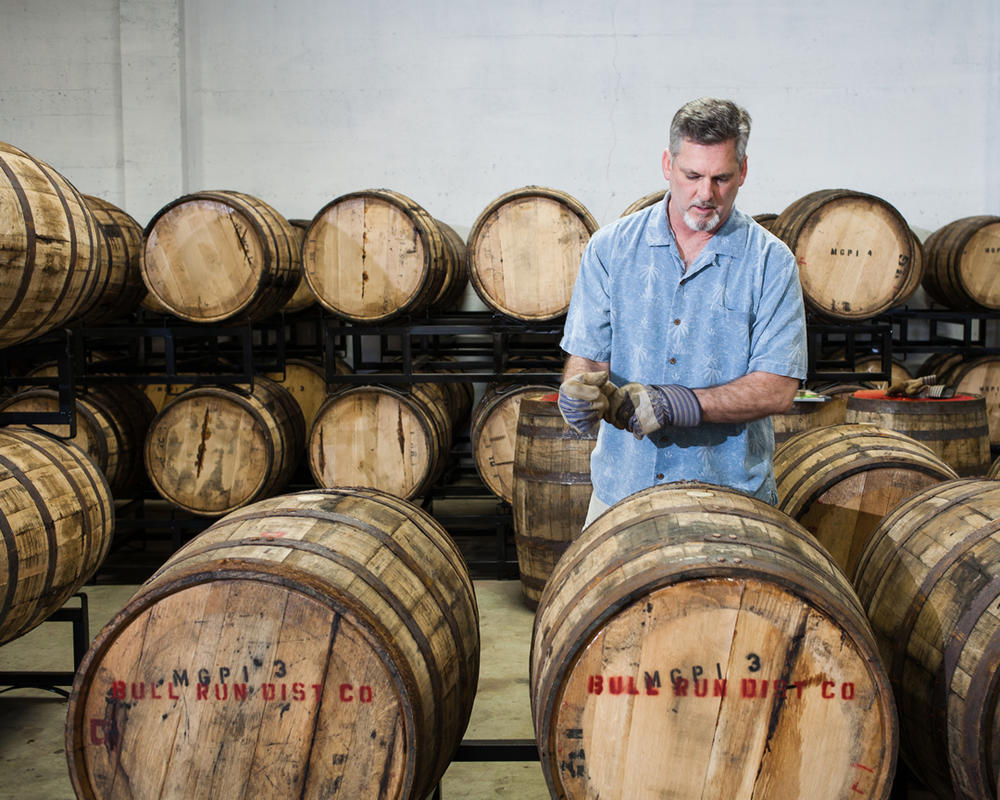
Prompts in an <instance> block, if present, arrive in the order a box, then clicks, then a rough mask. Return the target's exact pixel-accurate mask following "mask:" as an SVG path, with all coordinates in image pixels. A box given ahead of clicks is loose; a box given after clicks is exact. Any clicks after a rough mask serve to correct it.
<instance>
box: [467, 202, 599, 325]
mask: <svg viewBox="0 0 1000 800" xmlns="http://www.w3.org/2000/svg"><path fill="white" fill-rule="evenodd" d="M597 227H598V226H597V221H596V220H595V219H594V218H593V217H592V216H591V214H590V212H589V211H587V209H586V208H585V207H584V206H583V205H582V204H581V203H580V202H579V201H578V200H576V199H575V198H573V197H571V196H570V195H568V194H566V193H565V192H560V191H558V190H556V189H550V188H547V187H543V186H526V187H524V188H523V189H515V190H514V191H511V192H507V193H505V194H502V195H500V197H498V198H497V199H496V200H494V201H493V202H492V203H490V204H489V205H488V206H486V208H484V209H483V210H482V212H480V214H479V216H478V218H477V219H476V221H475V222H474V223H473V225H472V229H471V230H470V231H469V237H468V245H467V248H466V253H467V259H468V265H469V280H470V281H471V283H472V287H473V289H475V291H476V294H478V295H479V297H480V299H481V300H482V301H483V303H485V304H486V305H487V306H489V307H490V308H492V309H494V310H495V311H499V312H500V313H501V314H505V315H506V316H508V317H513V318H515V319H522V320H550V319H555V318H556V317H560V316H562V315H563V314H565V313H566V311H567V310H568V309H569V300H570V296H571V295H572V293H573V284H574V283H575V282H576V274H577V272H578V271H579V270H580V259H581V257H582V256H583V251H584V248H585V247H586V246H587V242H588V241H589V240H590V237H591V236H592V235H593V234H594V232H595V231H596V230H597Z"/></svg>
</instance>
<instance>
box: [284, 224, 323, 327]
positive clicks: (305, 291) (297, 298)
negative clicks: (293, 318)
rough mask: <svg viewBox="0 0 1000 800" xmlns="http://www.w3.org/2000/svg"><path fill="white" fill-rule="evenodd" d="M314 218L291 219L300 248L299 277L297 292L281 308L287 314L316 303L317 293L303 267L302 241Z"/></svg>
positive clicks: (303, 309) (296, 285) (297, 245)
mask: <svg viewBox="0 0 1000 800" xmlns="http://www.w3.org/2000/svg"><path fill="white" fill-rule="evenodd" d="M310 222H312V220H308V219H290V220H288V224H289V225H291V226H292V235H293V236H294V237H295V246H296V247H297V248H298V250H299V259H300V262H299V277H298V278H297V279H296V282H295V292H294V293H293V294H292V296H291V297H289V298H288V301H287V302H286V303H285V305H283V306H282V307H281V310H282V311H283V312H284V313H286V314H295V313H296V312H298V311H305V309H307V308H310V307H312V306H314V305H316V295H314V294H313V291H312V289H311V288H309V281H307V280H306V274H305V270H304V269H302V263H301V258H302V242H304V241H305V238H306V230H307V229H308V228H309V223H310Z"/></svg>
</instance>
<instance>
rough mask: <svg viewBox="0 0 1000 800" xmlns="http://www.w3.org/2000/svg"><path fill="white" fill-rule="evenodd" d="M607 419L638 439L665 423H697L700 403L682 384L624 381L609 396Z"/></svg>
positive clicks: (699, 414)
mask: <svg viewBox="0 0 1000 800" xmlns="http://www.w3.org/2000/svg"><path fill="white" fill-rule="evenodd" d="M608 418H609V421H610V422H611V424H612V425H614V426H615V427H616V428H619V429H621V430H627V431H629V432H630V433H631V434H632V435H633V436H635V438H636V439H641V438H642V437H643V436H648V435H649V434H651V433H653V432H654V431H658V430H660V429H661V428H664V427H666V426H667V425H677V426H681V427H694V426H695V425H700V424H701V404H700V403H699V402H698V398H697V397H696V396H695V394H694V392H692V391H691V390H690V389H688V388H687V387H686V386H680V385H678V384H675V383H671V384H667V385H665V386H647V385H645V384H642V383H626V384H625V385H624V386H622V387H621V388H620V389H618V390H617V391H615V392H614V394H612V395H611V398H610V400H609V409H608Z"/></svg>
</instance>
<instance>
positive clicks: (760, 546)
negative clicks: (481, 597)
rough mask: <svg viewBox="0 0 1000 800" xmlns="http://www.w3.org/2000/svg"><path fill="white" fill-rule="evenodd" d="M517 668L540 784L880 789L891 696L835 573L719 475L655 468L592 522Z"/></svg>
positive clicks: (559, 792) (864, 625) (729, 793)
mask: <svg viewBox="0 0 1000 800" xmlns="http://www.w3.org/2000/svg"><path fill="white" fill-rule="evenodd" d="M530 684H531V685H530V691H531V707H532V715H533V720H534V726H535V737H536V741H537V743H538V749H539V755H540V759H541V763H542V770H543V772H544V773H545V778H546V781H547V782H548V785H549V790H550V792H551V793H552V796H553V797H565V798H574V800H575V798H591V799H592V800H593V799H594V798H598V797H600V798H601V800H653V798H661V797H676V798H694V797H713V798H750V797H760V798H776V799H777V798H782V799H784V798H801V799H803V800H804V798H809V800H834V798H837V800H839V799H840V798H845V797H854V796H855V795H856V793H858V792H860V794H858V795H857V796H863V797H866V798H881V799H884V798H886V797H888V796H889V792H890V788H891V784H892V777H893V771H894V768H895V759H896V749H897V738H898V731H897V722H896V712H895V708H894V707H893V700H892V692H891V691H890V690H889V682H888V678H887V677H886V675H885V672H884V670H883V668H882V665H881V662H880V660H879V654H878V650H877V648H876V645H875V642H874V639H873V636H872V632H871V629H870V627H869V625H868V621H867V620H866V619H865V615H864V610H863V609H862V608H861V606H860V604H859V603H858V600H857V597H856V596H855V594H854V591H853V590H852V588H851V585H850V582H849V581H848V580H847V578H846V576H845V575H844V574H843V573H842V572H841V570H840V569H839V568H838V567H837V565H836V564H835V563H834V562H833V560H832V559H831V558H830V556H829V554H828V553H827V552H826V551H825V550H824V549H823V548H822V547H820V546H819V545H818V544H817V543H816V541H815V539H814V538H813V537H812V536H810V535H809V534H808V533H807V532H806V531H805V530H804V529H803V528H802V527H801V526H800V525H798V524H797V523H796V522H795V521H794V520H792V519H790V518H789V517H787V516H786V515H785V514H782V513H781V512H780V511H778V510H776V509H774V508H773V507H771V506H769V505H767V504H765V503H763V502H761V501H759V500H756V499H754V498H751V497H748V496H746V495H743V494H740V493H738V492H735V491H732V490H728V489H722V488H720V487H716V486H709V485H705V484H694V483H691V484H664V485H662V486H657V487H653V488H651V489H646V490H643V491H641V492H638V493H636V494H633V495H631V496H629V497H627V498H625V499H624V500H622V501H621V502H619V503H617V504H616V505H614V506H612V507H611V508H610V509H609V510H608V511H606V512H605V513H604V514H602V515H601V516H600V517H598V518H597V519H596V520H595V521H594V522H592V523H591V524H590V525H589V526H588V527H587V529H586V530H584V532H583V533H582V534H581V535H580V537H579V538H578V539H577V540H576V541H575V542H573V544H571V545H570V546H569V548H568V549H567V550H566V552H565V554H564V555H563V557H562V558H561V559H560V561H559V563H558V564H557V565H556V568H555V570H554V571H553V573H552V577H551V578H550V579H549V582H548V584H547V585H546V587H545V591H544V592H543V593H542V598H541V601H540V603H539V606H538V611H537V613H536V615H535V624H534V631H533V639H532V649H531V676H530ZM852 787H853V788H852Z"/></svg>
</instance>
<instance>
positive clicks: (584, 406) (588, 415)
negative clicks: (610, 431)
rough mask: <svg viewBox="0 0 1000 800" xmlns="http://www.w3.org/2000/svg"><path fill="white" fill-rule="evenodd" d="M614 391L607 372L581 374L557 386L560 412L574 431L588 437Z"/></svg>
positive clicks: (602, 414) (595, 426)
mask: <svg viewBox="0 0 1000 800" xmlns="http://www.w3.org/2000/svg"><path fill="white" fill-rule="evenodd" d="M614 391H615V385H614V384H613V383H611V382H610V381H609V380H608V373H607V372H606V371H604V370H600V371H595V372H580V373H578V374H576V375H574V376H572V377H571V378H567V379H566V380H565V381H563V382H562V384H560V386H559V413H560V414H562V418H563V419H564V420H565V421H566V424H567V425H569V426H570V427H571V428H573V430H575V431H577V432H578V433H581V434H584V435H588V434H591V433H593V432H594V431H595V430H596V429H597V426H598V425H599V424H600V421H601V418H602V417H604V415H605V414H606V413H607V410H608V396H609V395H611V394H612V393H613V392H614Z"/></svg>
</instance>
